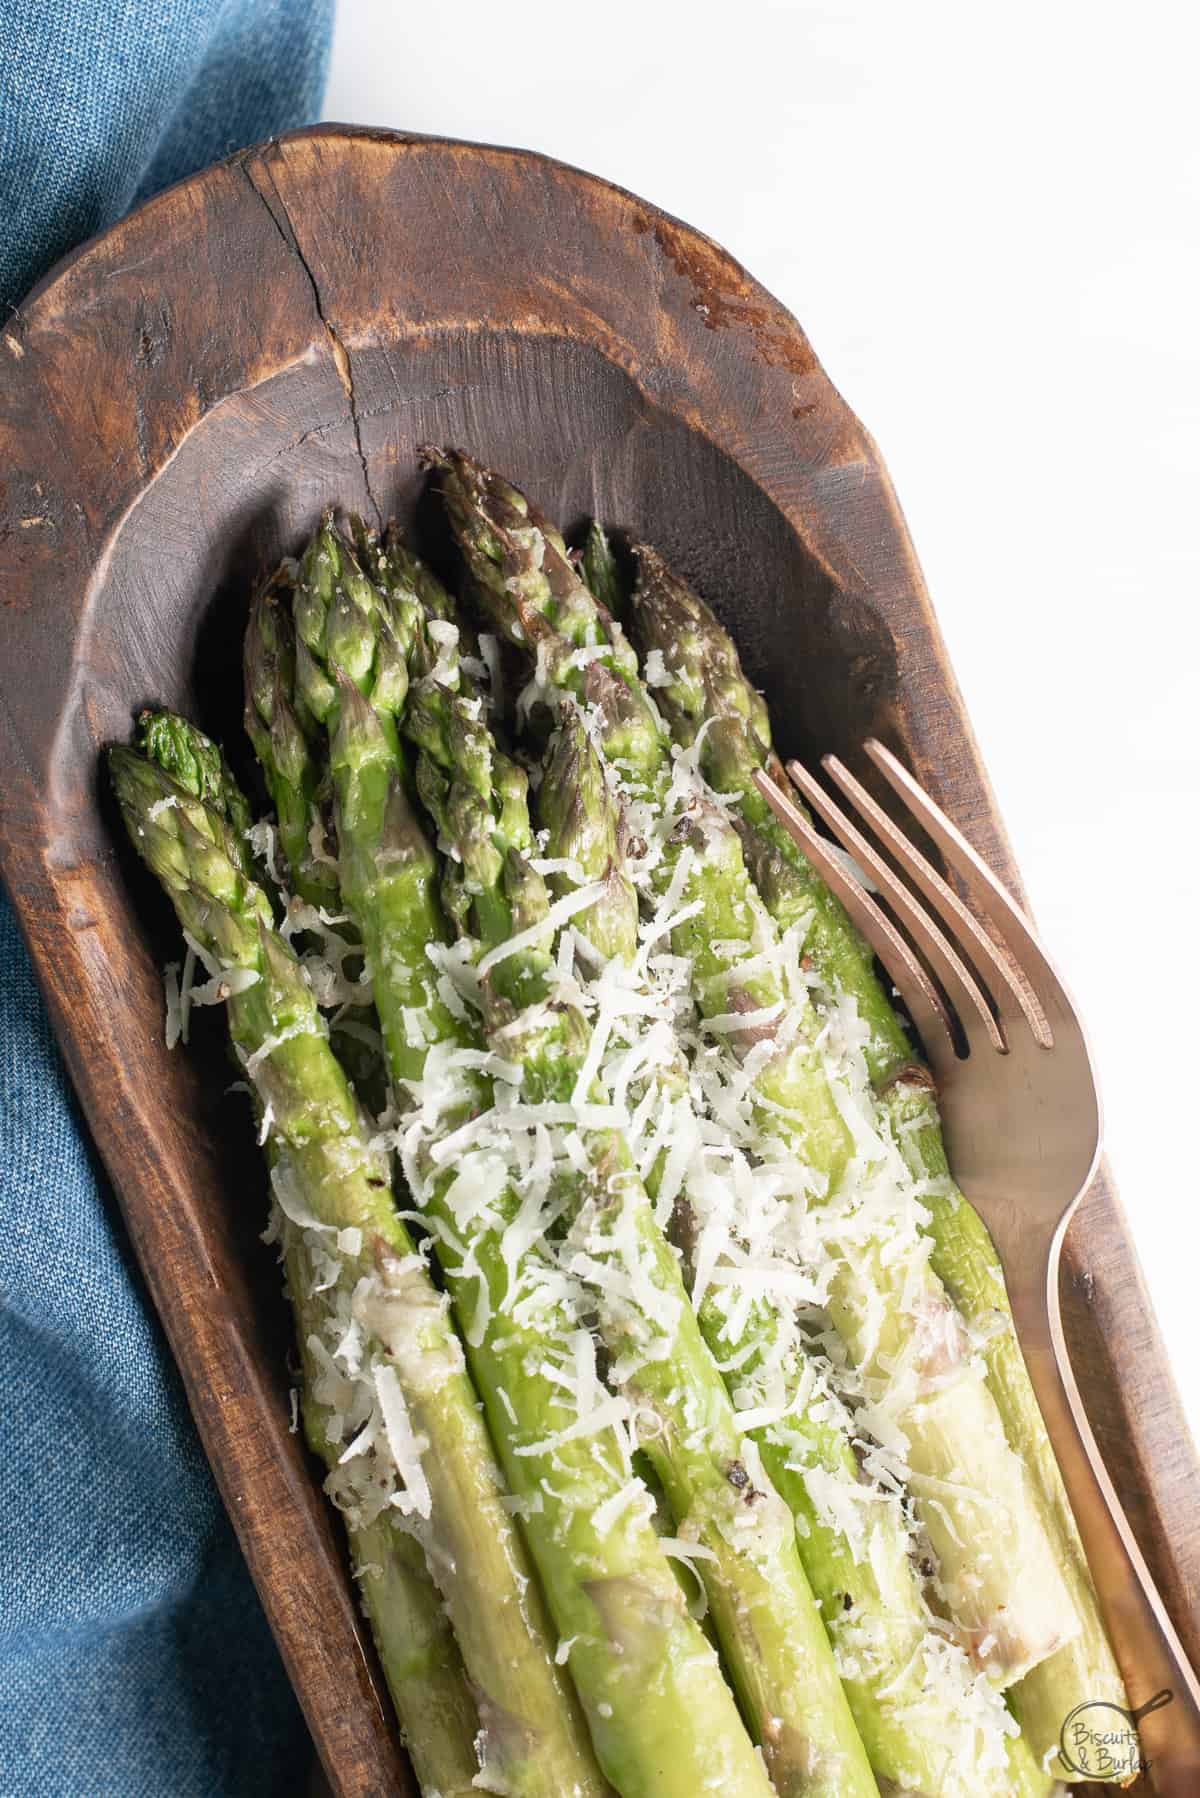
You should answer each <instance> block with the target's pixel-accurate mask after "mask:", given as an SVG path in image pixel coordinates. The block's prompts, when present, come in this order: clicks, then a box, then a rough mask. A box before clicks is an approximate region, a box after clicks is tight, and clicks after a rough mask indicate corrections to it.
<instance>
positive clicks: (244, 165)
mask: <svg viewBox="0 0 1200 1798" xmlns="http://www.w3.org/2000/svg"><path fill="white" fill-rule="evenodd" d="M251 154H253V156H254V159H255V161H256V163H257V164H258V166H259V167H260V168H261V169H262V170H263V173H264V174H265V176H266V178H267V180H268V181H269V182H270V184H271V192H272V193H273V194H274V196H275V200H276V203H277V204H278V207H279V212H276V210H275V207H274V206H272V204H271V202H270V200H269V199H268V198H267V196H266V194H265V193H264V192H263V190H262V188H261V187H260V186H259V185H258V183H257V181H255V179H254V177H253V175H252V174H251V173H250V166H249V164H250V156H248V155H247V156H239V157H236V158H235V159H234V161H235V162H236V166H237V167H238V169H239V170H240V171H241V173H242V175H243V176H244V177H245V180H246V184H247V186H248V187H249V188H250V191H251V193H252V194H253V195H254V196H255V198H256V199H257V200H258V202H259V204H260V205H261V206H262V207H263V208H264V210H265V212H266V214H267V217H268V218H269V219H270V221H271V223H272V224H273V225H274V227H275V229H276V231H278V233H279V235H280V237H281V238H282V239H283V242H284V244H285V245H286V246H287V249H288V252H289V254H291V255H292V256H294V257H295V259H296V261H297V262H298V263H299V265H300V267H301V268H302V269H303V270H304V275H305V279H306V280H307V282H308V285H309V288H310V289H311V291H312V298H313V308H314V310H315V312H316V315H317V317H318V318H319V319H320V321H321V324H322V325H323V326H324V328H325V333H326V335H327V337H328V338H329V349H330V355H331V356H332V358H333V366H334V368H335V370H336V371H337V377H338V380H339V381H340V382H341V384H342V390H343V392H344V393H345V395H346V404H347V406H348V407H349V411H350V424H351V428H352V429H353V431H354V447H355V450H356V451H357V454H358V463H359V467H360V468H361V470H362V480H363V491H364V492H365V494H366V496H367V501H368V503H369V505H370V507H371V510H372V512H373V513H374V514H375V523H376V525H377V526H378V528H379V529H380V530H382V529H383V513H382V511H381V510H380V506H379V501H378V500H377V499H376V497H375V490H374V488H373V487H372V485H371V472H370V469H369V468H368V466H367V456H366V451H365V450H364V449H363V439H362V420H363V417H364V414H363V413H361V412H360V411H359V406H358V396H357V394H356V392H355V388H354V364H353V362H352V361H351V357H350V351H349V350H348V349H347V347H346V345H345V343H344V342H343V340H342V338H341V335H340V334H339V332H338V328H337V326H336V325H335V324H334V322H333V320H332V319H331V318H330V317H329V315H328V313H327V312H326V311H325V303H324V301H323V299H322V298H321V287H320V283H319V282H318V280H317V277H316V275H315V274H314V273H313V271H312V268H311V266H310V264H309V261H308V258H307V257H306V256H305V254H304V251H303V250H302V249H301V247H300V240H299V239H298V238H297V236H296V232H295V228H294V226H293V224H292V219H291V214H290V213H289V212H288V208H287V202H286V201H285V199H284V198H283V195H282V194H281V193H280V191H279V187H278V184H277V182H276V180H275V177H274V175H273V173H272V172H271V169H270V167H269V166H268V164H267V162H266V160H265V158H264V157H263V155H262V153H261V152H260V151H255V152H252V153H251ZM280 214H282V217H280Z"/></svg>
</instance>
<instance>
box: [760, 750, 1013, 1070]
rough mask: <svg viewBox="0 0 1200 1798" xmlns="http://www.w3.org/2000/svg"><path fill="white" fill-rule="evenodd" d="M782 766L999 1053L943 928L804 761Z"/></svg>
mask: <svg viewBox="0 0 1200 1798" xmlns="http://www.w3.org/2000/svg"><path fill="white" fill-rule="evenodd" d="M787 771H788V774H789V776H790V777H791V779H792V780H793V781H794V782H795V784H796V786H798V787H799V789H800V791H801V792H802V793H803V794H804V796H805V798H806V799H807V800H808V801H809V803H810V804H811V805H812V807H813V810H814V811H816V812H819V813H820V815H821V817H822V818H824V820H825V822H826V824H828V826H829V828H830V829H831V830H832V831H833V833H834V835H835V836H836V837H837V838H838V840H839V841H840V842H841V843H842V845H843V846H844V847H845V848H846V849H848V850H849V851H850V854H851V855H852V856H853V857H854V858H855V860H856V861H857V862H858V864H859V866H860V867H862V868H865V869H866V871H867V872H868V873H869V874H870V875H871V876H872V877H873V878H874V880H875V882H876V884H877V885H878V886H879V888H880V891H881V892H882V893H883V894H884V896H885V897H886V899H887V901H888V903H889V904H890V905H891V907H892V910H893V911H894V912H896V913H897V915H898V916H899V918H900V919H901V921H902V922H903V924H904V925H905V927H906V928H907V930H908V933H909V935H910V936H911V937H912V938H913V940H914V942H915V943H916V945H917V948H918V949H920V950H921V952H922V954H923V955H924V956H925V959H926V961H928V962H929V963H930V964H931V965H932V967H933V971H934V973H935V974H936V975H937V977H938V979H939V980H940V981H941V983H942V985H943V986H944V987H945V989H946V991H947V993H949V995H950V998H951V999H952V1001H953V1002H954V1004H955V1007H956V1008H957V1010H958V1014H959V1018H960V1019H961V1021H962V1024H963V1028H964V1030H965V1029H966V1028H967V1024H968V1021H969V1019H970V1016H971V1012H972V1009H973V1010H974V1012H975V1013H976V1015H977V1016H978V1018H979V1021H980V1023H981V1024H982V1025H983V1028H984V1030H985V1031H986V1033H987V1036H988V1040H989V1042H990V1043H991V1045H992V1047H993V1049H995V1050H996V1051H997V1053H998V1054H1001V1055H1003V1054H1004V1053H1005V1052H1006V1051H1007V1047H1008V1045H1007V1044H1006V1043H1005V1040H1004V1035H1003V1032H1002V1031H1001V1030H1000V1028H999V1026H998V1025H997V1023H996V1020H995V1018H994V1017H993V1016H992V1008H991V1006H990V1005H989V1004H988V1002H987V1000H986V999H985V998H984V996H983V994H982V993H981V992H980V990H979V985H978V982H977V981H976V979H975V976H974V975H973V974H972V973H971V971H970V969H969V968H968V967H967V966H966V963H965V962H964V961H963V959H962V957H961V956H960V955H959V953H958V951H957V950H956V949H955V947H954V945H953V944H952V943H951V942H950V941H949V939H948V938H947V937H946V935H945V933H944V932H943V931H942V930H940V929H939V928H938V926H937V924H936V923H935V922H934V920H933V919H932V918H931V917H930V916H929V913H928V912H927V911H926V910H925V907H924V906H923V905H921V904H919V903H918V901H917V900H916V899H915V898H914V897H913V895H912V894H911V893H910V892H909V890H908V888H907V887H906V886H905V885H904V883H903V881H901V880H899V879H897V877H896V875H895V873H894V872H893V870H892V869H891V868H889V867H888V865H887V863H886V862H885V861H884V859H883V857H882V856H881V855H879V854H877V853H876V851H875V849H874V848H873V847H872V845H871V844H870V843H869V842H868V841H867V839H866V837H865V836H864V835H863V834H862V832H861V830H859V829H858V828H857V826H856V825H854V824H853V823H851V821H850V819H849V818H848V817H847V816H846V814H845V812H844V811H843V810H842V808H841V806H839V805H838V804H836V803H835V801H834V800H832V799H831V798H830V796H829V794H828V793H827V792H826V791H825V789H824V788H823V787H822V786H821V785H820V783H819V782H818V781H816V780H815V779H814V778H813V776H812V775H811V774H810V773H809V771H808V769H807V768H806V767H805V766H804V764H803V763H802V762H797V761H790V762H788V763H787ZM968 1034H969V1033H968Z"/></svg>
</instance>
